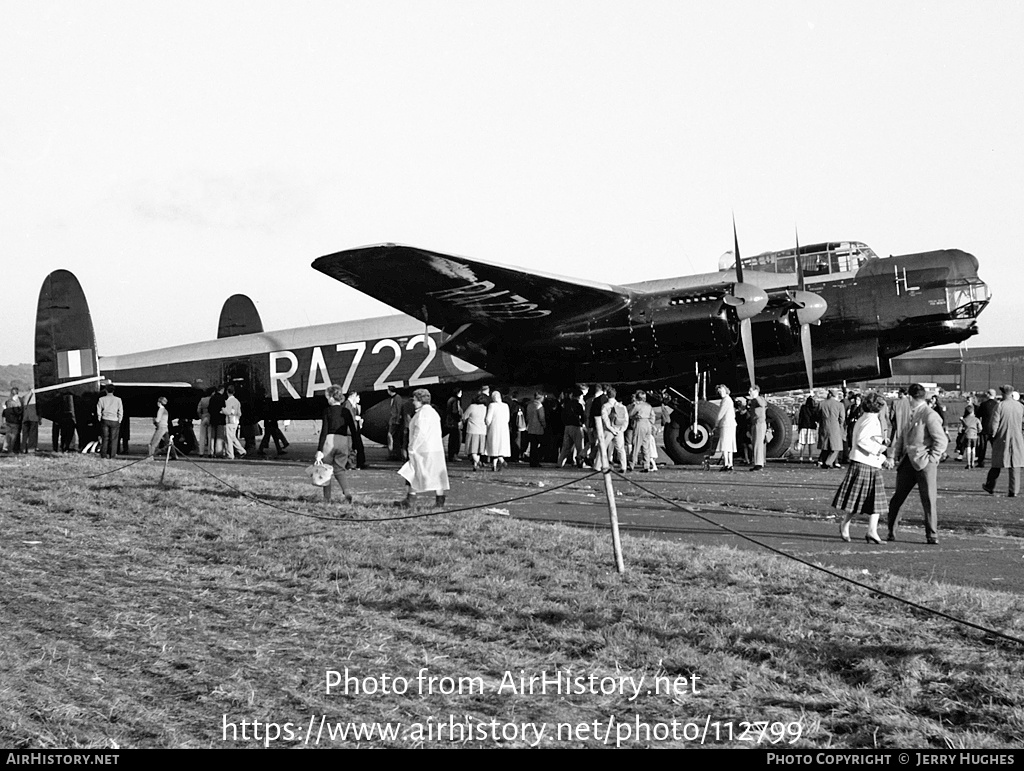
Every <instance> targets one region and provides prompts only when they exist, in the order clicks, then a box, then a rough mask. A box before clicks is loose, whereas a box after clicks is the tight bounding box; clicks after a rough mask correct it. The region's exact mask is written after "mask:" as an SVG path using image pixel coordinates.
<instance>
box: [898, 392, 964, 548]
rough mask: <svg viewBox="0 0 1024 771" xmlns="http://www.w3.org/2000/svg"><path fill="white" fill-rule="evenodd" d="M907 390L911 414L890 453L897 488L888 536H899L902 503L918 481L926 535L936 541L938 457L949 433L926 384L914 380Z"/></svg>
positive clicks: (940, 455)
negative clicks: (929, 399) (934, 405)
mask: <svg viewBox="0 0 1024 771" xmlns="http://www.w3.org/2000/svg"><path fill="white" fill-rule="evenodd" d="M907 394H908V395H909V396H910V400H911V401H910V417H909V419H908V420H907V424H906V425H905V426H904V427H903V430H902V431H899V432H897V433H896V436H895V438H894V440H893V445H892V448H891V449H892V453H891V455H890V456H889V457H890V458H891V459H892V462H893V463H894V464H895V465H896V492H894V493H893V496H892V498H891V499H890V500H889V537H888V538H887V539H886V540H888V541H895V540H896V524H897V522H898V521H899V516H900V506H902V505H903V502H904V501H905V500H906V499H907V496H908V495H910V491H911V490H913V489H914V486H915V485H916V486H917V488H918V492H919V493H920V494H921V507H922V508H923V509H924V534H925V538H926V539H927V541H928V543H930V544H937V543H938V542H939V539H938V532H937V531H938V526H939V510H938V506H937V503H936V493H937V492H938V484H937V483H938V470H939V461H940V460H941V459H942V454H943V453H944V452H945V451H946V445H948V444H949V437H948V436H946V429H945V428H944V427H943V425H942V418H940V417H939V413H937V412H936V411H935V410H933V409H932V408H931V406H930V405H929V404H928V401H927V396H928V392H927V391H925V389H924V386H923V385H921V384H920V383H914V384H913V385H912V386H910V388H908V389H907Z"/></svg>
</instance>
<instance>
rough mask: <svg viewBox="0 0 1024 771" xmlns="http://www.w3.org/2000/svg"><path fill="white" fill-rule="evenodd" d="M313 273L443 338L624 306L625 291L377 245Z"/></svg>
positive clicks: (330, 259) (554, 323)
mask: <svg viewBox="0 0 1024 771" xmlns="http://www.w3.org/2000/svg"><path fill="white" fill-rule="evenodd" d="M313 267H314V268H316V269H317V270H319V271H320V272H321V273H326V274H327V275H328V276H331V277H332V278H335V279H337V280H338V281H341V282H342V283H344V284H348V285H349V286H351V287H354V288H356V289H358V290H359V291H360V292H363V293H365V294H368V295H370V296H371V297H374V298H376V299H378V300H380V301H381V302H384V303H387V304H388V305H390V306H391V307H393V308H397V309H398V310H400V311H402V312H403V313H405V314H407V315H409V316H413V317H414V318H417V319H420V320H421V321H423V322H425V323H429V324H431V325H433V326H435V327H437V328H439V329H443V330H445V331H446V332H448V333H449V334H454V333H455V332H456V330H460V329H462V328H463V327H464V326H465V325H471V326H472V327H473V328H474V329H475V330H477V336H482V334H481V333H482V330H489V331H490V332H491V333H497V332H500V333H501V336H502V337H503V338H505V339H508V338H509V337H510V336H514V335H515V334H516V332H522V333H523V334H531V335H536V334H537V333H538V331H539V330H541V329H555V328H557V327H559V326H561V325H564V324H567V323H572V322H576V321H580V320H582V319H586V318H594V317H596V316H600V315H603V314H605V313H608V312H611V311H614V310H617V309H619V308H623V307H625V306H626V305H628V303H629V301H630V298H631V296H632V293H631V291H630V290H629V289H626V288H624V287H620V286H614V285H611V284H600V283H596V282H591V281H586V280H583V279H573V278H565V277H562V276H555V275H549V274H545V273H537V272H527V271H524V270H520V269H517V268H511V267H507V266H504V265H498V264H494V263H488V262H483V261H481V260H470V259H467V258H465V257H455V256H452V255H447V254H439V253H437V252H431V251H428V250H426V249H417V248H414V247H411V246H400V245H396V244H381V245H378V246H367V247H362V248H359V249H349V250H346V251H343V252H336V253H335V254H329V255H326V256H325V257H320V258H319V259H317V260H316V261H314V262H313Z"/></svg>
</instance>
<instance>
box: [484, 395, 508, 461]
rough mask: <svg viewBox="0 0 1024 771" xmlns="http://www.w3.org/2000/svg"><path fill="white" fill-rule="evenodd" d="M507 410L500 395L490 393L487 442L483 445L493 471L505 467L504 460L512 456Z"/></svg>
mask: <svg viewBox="0 0 1024 771" xmlns="http://www.w3.org/2000/svg"><path fill="white" fill-rule="evenodd" d="M509 417H510V415H509V409H508V405H507V404H505V402H503V401H502V400H501V394H500V393H498V392H497V391H491V403H490V404H488V405H487V416H486V417H485V418H484V423H485V424H486V425H487V441H486V442H485V443H484V448H485V449H484V454H485V455H487V457H489V458H490V459H491V463H492V464H493V465H494V470H495V471H497V470H498V469H499V468H500V467H501V466H505V465H507V462H506V461H505V458H508V457H509V456H511V455H512V439H511V436H510V435H509V430H508V424H509Z"/></svg>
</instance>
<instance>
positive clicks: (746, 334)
mask: <svg viewBox="0 0 1024 771" xmlns="http://www.w3.org/2000/svg"><path fill="white" fill-rule="evenodd" d="M732 243H733V250H734V252H735V256H736V284H735V285H734V286H733V288H732V294H731V295H728V296H726V297H725V298H724V299H725V302H726V304H727V305H730V306H732V308H733V309H734V310H735V311H736V317H737V318H738V319H739V321H740V341H741V342H742V344H743V358H744V359H745V360H746V362H747V377H748V378H750V384H751V385H753V384H754V332H753V329H752V326H751V324H752V322H751V319H752V318H754V316H756V315H757V314H759V313H760V312H761V311H763V310H764V309H765V306H767V305H768V293H767V292H765V291H764V290H763V289H761V287H759V286H755V285H754V284H747V283H744V281H743V264H742V262H741V261H740V240H739V237H738V236H737V235H736V217H735V215H733V218H732Z"/></svg>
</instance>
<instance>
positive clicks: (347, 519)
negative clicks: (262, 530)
mask: <svg viewBox="0 0 1024 771" xmlns="http://www.w3.org/2000/svg"><path fill="white" fill-rule="evenodd" d="M175 452H177V450H175ZM180 457H181V459H182V460H185V461H187V462H188V463H191V464H192V465H193V466H195V467H196V468H198V469H199V470H200V471H202V472H203V473H204V474H207V475H209V476H211V477H213V478H214V479H216V480H217V481H218V482H220V483H221V484H222V485H224V486H225V487H228V488H230V489H232V490H234V491H235V492H236V493H238V494H239V495H241V496H243V497H244V498H248V499H250V500H252V501H255V502H256V503H260V504H262V505H264V506H269V507H270V508H273V509H277V510H278V511H283V512H285V513H286V514H293V515H295V516H299V517H306V518H307V519H318V520H324V521H328V522H352V523H372V522H401V521H403V520H407V519H424V518H426V517H439V516H443V515H447V514H458V513H460V512H463V511H475V510H477V509H490V508H494V507H495V506H501V505H503V504H507V503H515V502H517V501H523V500H526V499H527V498H533V497H535V496H538V495H543V494H544V493H549V492H552V491H554V490H559V489H561V488H563V487H569V486H570V485H574V484H576V483H578V482H581V481H583V480H585V479H590V478H591V477H594V476H597V475H598V474H599V473H601V472H599V471H592V472H591V473H589V474H586V475H585V476H582V477H578V478H577V479H572V480H570V481H568V482H565V483H563V484H560V485H555V486H553V487H548V488H545V489H543V490H537V491H536V492H531V493H527V494H526V495H520V496H518V497H515V498H506V499H504V500H500V501H494V502H493V503H481V504H477V505H475V506H462V507H460V508H456V509H449V508H442V509H436V510H433V511H424V512H419V513H416V514H405V515H402V516H400V517H374V518H372V519H357V518H355V517H325V516H320V515H317V514H309V513H308V512H304V511H295V510H294V509H288V508H285V507H284V506H278V505H277V504H275V503H271V502H269V501H264V500H262V499H261V498H259V496H256V495H253V494H252V493H248V492H246V491H244V490H242V489H240V488H239V487H236V486H235V485H233V484H231V483H230V482H228V481H227V480H225V479H221V478H220V477H219V476H217V475H216V474H214V473H213V472H212V471H210V470H208V469H206V468H204V467H203V466H201V465H199V464H198V463H196V462H195V461H194V460H192V459H191V458H189V457H187V456H184V455H182V456H180Z"/></svg>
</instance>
